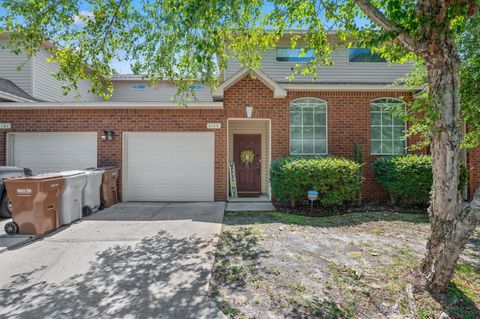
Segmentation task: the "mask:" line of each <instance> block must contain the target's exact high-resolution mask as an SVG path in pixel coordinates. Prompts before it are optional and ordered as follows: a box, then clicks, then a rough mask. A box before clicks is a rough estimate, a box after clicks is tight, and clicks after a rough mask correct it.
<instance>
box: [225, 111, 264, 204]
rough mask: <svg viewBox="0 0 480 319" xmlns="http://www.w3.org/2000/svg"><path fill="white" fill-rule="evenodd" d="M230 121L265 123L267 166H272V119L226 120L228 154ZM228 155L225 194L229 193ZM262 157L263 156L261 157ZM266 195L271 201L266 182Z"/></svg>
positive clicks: (228, 147) (228, 148)
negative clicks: (266, 129) (266, 131)
mask: <svg viewBox="0 0 480 319" xmlns="http://www.w3.org/2000/svg"><path fill="white" fill-rule="evenodd" d="M230 121H264V122H266V123H267V125H268V150H267V151H268V164H269V165H272V119H270V118H228V119H227V152H229V150H230V144H229V143H230V142H229V141H230V138H229V136H230ZM228 155H229V154H227V162H226V167H227V168H226V169H227V184H226V188H227V194H229V193H230V185H229V183H230V178H229V177H228V175H229V171H228V167H229V156H228ZM262 156H263V155H262ZM268 169H270V167H268ZM267 195H268V199H269V200H272V187H271V185H270V181H268V187H267Z"/></svg>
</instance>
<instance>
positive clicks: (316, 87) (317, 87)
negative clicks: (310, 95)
mask: <svg viewBox="0 0 480 319" xmlns="http://www.w3.org/2000/svg"><path fill="white" fill-rule="evenodd" d="M282 87H283V88H284V89H285V90H287V91H363V92H372V91H391V92H398V91H418V90H420V89H421V88H420V87H419V88H409V87H406V86H403V85H393V84H313V83H312V84H310V83H305V84H302V83H296V84H282Z"/></svg>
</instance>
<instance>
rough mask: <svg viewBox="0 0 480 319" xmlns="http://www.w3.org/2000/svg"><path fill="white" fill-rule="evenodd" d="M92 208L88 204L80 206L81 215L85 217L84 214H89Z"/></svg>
mask: <svg viewBox="0 0 480 319" xmlns="http://www.w3.org/2000/svg"><path fill="white" fill-rule="evenodd" d="M92 212H93V211H92V208H91V207H90V206H83V208H82V216H83V217H86V216H90V215H92Z"/></svg>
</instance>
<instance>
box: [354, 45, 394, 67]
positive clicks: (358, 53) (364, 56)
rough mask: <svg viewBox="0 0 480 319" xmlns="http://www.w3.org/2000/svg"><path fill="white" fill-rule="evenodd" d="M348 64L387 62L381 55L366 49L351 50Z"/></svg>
mask: <svg viewBox="0 0 480 319" xmlns="http://www.w3.org/2000/svg"><path fill="white" fill-rule="evenodd" d="M348 62H382V63H385V62H387V60H385V59H384V58H382V56H381V55H380V54H376V53H372V50H370V49H365V48H349V49H348Z"/></svg>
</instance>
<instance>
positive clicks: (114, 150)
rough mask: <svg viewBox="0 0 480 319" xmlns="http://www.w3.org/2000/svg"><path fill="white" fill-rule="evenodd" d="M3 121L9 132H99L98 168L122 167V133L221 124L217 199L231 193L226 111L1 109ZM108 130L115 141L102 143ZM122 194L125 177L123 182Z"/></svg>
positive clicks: (0, 137)
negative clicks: (227, 157) (9, 125)
mask: <svg viewBox="0 0 480 319" xmlns="http://www.w3.org/2000/svg"><path fill="white" fill-rule="evenodd" d="M0 119H1V120H2V121H4V122H10V123H11V124H12V129H11V130H8V132H15V131H17V132H82V131H84V132H85V131H86V132H98V165H99V166H105V165H109V166H110V165H113V166H117V167H122V133H123V132H135V131H145V132H149V131H159V132H161V131H165V132H168V131H171V132H181V131H193V132H200V131H212V130H208V129H207V128H206V124H207V123H209V122H215V123H221V124H222V129H219V130H213V131H214V132H215V200H225V199H226V196H227V193H226V190H227V166H226V151H225V145H226V121H225V114H224V111H223V110H194V109H173V110H158V109H148V110H142V109H129V110H127V109H109V110H85V109H83V110H0ZM104 130H114V131H115V136H114V139H113V141H102V140H101V139H100V134H101V132H103V131H104ZM6 135H7V132H6V131H3V132H1V134H0V165H5V150H6V145H5V142H6ZM118 186H119V188H120V192H119V193H120V194H121V176H120V179H119V185H118Z"/></svg>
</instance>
